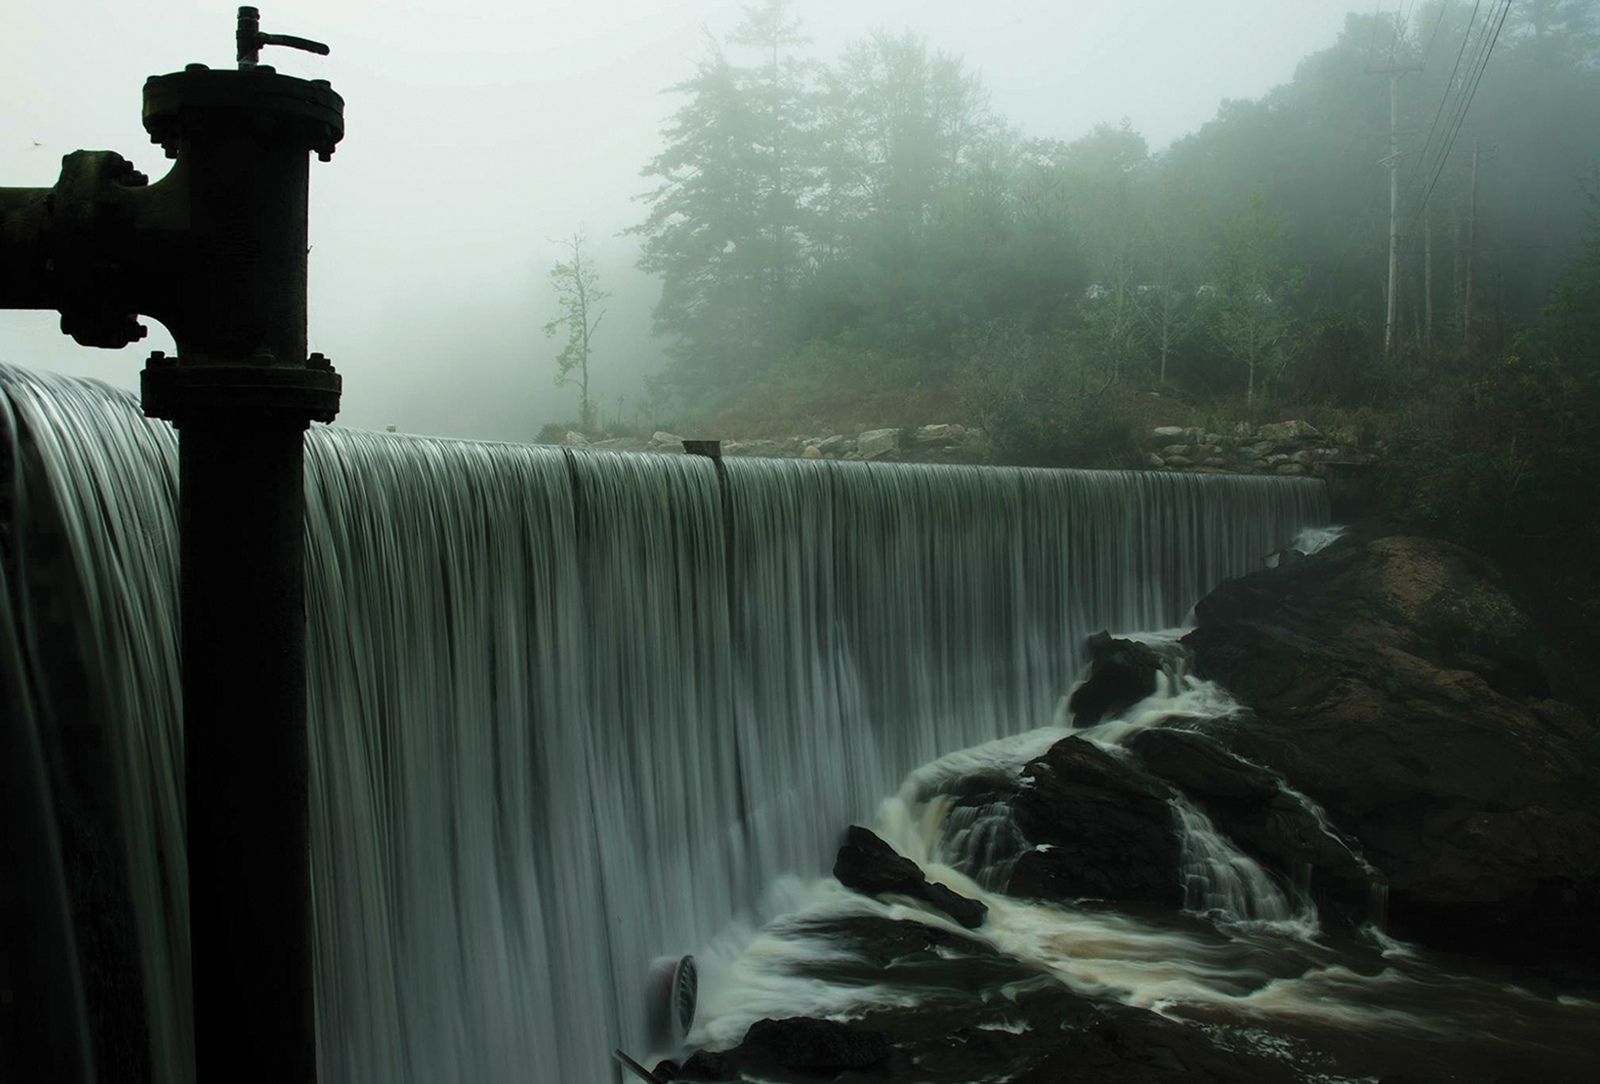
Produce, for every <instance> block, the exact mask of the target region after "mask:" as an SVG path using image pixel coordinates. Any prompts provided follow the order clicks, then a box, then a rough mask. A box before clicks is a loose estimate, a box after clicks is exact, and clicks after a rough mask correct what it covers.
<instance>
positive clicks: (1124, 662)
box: [1067, 632, 1161, 727]
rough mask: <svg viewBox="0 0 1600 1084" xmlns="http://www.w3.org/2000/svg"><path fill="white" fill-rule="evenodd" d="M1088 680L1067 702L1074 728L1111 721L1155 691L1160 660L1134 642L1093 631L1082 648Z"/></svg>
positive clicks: (1154, 654)
mask: <svg viewBox="0 0 1600 1084" xmlns="http://www.w3.org/2000/svg"><path fill="white" fill-rule="evenodd" d="M1084 646H1085V649H1086V650H1087V652H1088V655H1089V677H1088V679H1087V680H1085V681H1084V683H1083V684H1082V685H1080V686H1078V688H1077V689H1076V690H1075V691H1074V692H1073V694H1072V698H1071V699H1070V700H1069V701H1068V702H1067V707H1068V709H1069V710H1070V711H1071V712H1072V719H1073V725H1074V726H1080V727H1088V726H1094V725H1095V724H1096V723H1098V722H1100V721H1101V720H1102V719H1106V718H1114V717H1115V716H1116V715H1117V714H1119V713H1120V712H1123V711H1126V710H1127V709H1128V708H1131V707H1132V706H1133V705H1135V704H1137V703H1138V702H1139V701H1141V700H1143V699H1144V698H1145V697H1147V696H1149V695H1150V694H1151V693H1153V692H1155V691H1156V680H1157V678H1158V677H1159V675H1160V673H1161V657H1160V656H1159V655H1157V654H1156V653H1155V652H1154V651H1153V650H1151V649H1150V648H1149V647H1148V646H1146V645H1144V644H1141V643H1139V642H1137V641H1135V640H1118V639H1116V638H1114V637H1112V635H1111V634H1110V633H1108V632H1097V633H1095V634H1094V635H1093V636H1091V637H1089V639H1088V642H1087V643H1086V644H1085V645H1084Z"/></svg>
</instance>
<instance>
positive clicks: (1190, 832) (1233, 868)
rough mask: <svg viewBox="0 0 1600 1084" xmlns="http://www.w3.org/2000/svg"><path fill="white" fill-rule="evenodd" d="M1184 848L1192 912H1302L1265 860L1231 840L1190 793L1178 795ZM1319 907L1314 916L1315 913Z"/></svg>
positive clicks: (1254, 917)
mask: <svg viewBox="0 0 1600 1084" xmlns="http://www.w3.org/2000/svg"><path fill="white" fill-rule="evenodd" d="M1172 814H1173V818H1174V819H1175V820H1176V821H1177V823H1178V838H1179V840H1180V842H1181V846H1182V850H1181V852H1180V856H1179V858H1178V875H1179V877H1180V878H1181V879H1182V881H1183V896H1184V899H1183V907H1184V910H1186V911H1194V912H1197V913H1199V914H1211V915H1215V916H1217V917H1218V918H1220V919H1222V920H1223V921H1225V922H1288V921H1291V920H1292V919H1295V918H1297V917H1300V916H1299V915H1297V914H1296V912H1295V908H1294V907H1293V906H1292V905H1291V904H1290V902H1289V898H1288V897H1287V896H1286V895H1285V894H1284V892H1283V890H1282V889H1281V888H1279V887H1278V884H1277V882H1275V881H1274V880H1273V879H1272V876H1271V874H1269V873H1267V871H1266V870H1264V869H1262V868H1261V864H1260V863H1259V862H1257V861H1256V860H1255V859H1253V858H1251V857H1250V856H1249V855H1247V854H1245V853H1244V852H1243V851H1241V850H1239V848H1237V847H1235V846H1234V845H1233V844H1232V843H1230V842H1229V841H1228V838H1227V837H1226V836H1224V835H1223V834H1222V833H1221V832H1218V831H1217V829H1216V826H1215V825H1213V824H1212V823H1211V818H1210V817H1207V816H1206V815H1205V814H1204V813H1202V812H1200V810H1198V809H1196V808H1195V807H1194V806H1193V805H1192V804H1191V803H1190V802H1189V801H1187V800H1186V799H1184V798H1174V799H1173V800H1172ZM1314 916H1315V912H1314V911H1313V912H1312V915H1311V917H1312V918H1314Z"/></svg>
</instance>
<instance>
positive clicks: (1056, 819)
mask: <svg viewBox="0 0 1600 1084" xmlns="http://www.w3.org/2000/svg"><path fill="white" fill-rule="evenodd" d="M1022 779H1023V786H1022V788H1021V789H1020V790H1019V791H1018V792H1017V794H1016V796H1015V798H1014V799H1013V803H1014V809H1015V814H1016V820H1017V826H1018V827H1019V828H1020V829H1021V831H1022V834H1023V836H1024V837H1026V838H1027V839H1028V840H1029V841H1030V842H1031V843H1033V844H1035V848H1034V849H1033V850H1030V851H1028V852H1026V853H1025V854H1023V855H1022V856H1021V858H1019V859H1018V861H1017V864H1016V868H1015V869H1014V870H1013V871H1012V874H1011V883H1010V885H1009V887H1008V888H1007V892H1008V893H1009V894H1011V895H1014V896H1024V897H1031V898H1035V899H1081V898H1089V897H1092V898H1096V899H1105V900H1137V901H1145V902H1151V903H1165V904H1171V905H1173V906H1178V905H1180V904H1181V903H1182V892H1181V889H1180V886H1179V884H1178V877H1177V868H1178V849H1179V848H1178V837H1177V834H1176V832H1175V830H1174V827H1173V818H1172V807H1171V805H1170V804H1169V803H1170V799H1171V798H1172V791H1171V790H1170V789H1169V788H1168V787H1167V786H1166V785H1165V784H1163V783H1161V782H1160V781H1159V780H1157V779H1154V778H1152V777H1151V776H1149V775H1147V774H1145V773H1144V772H1142V771H1140V770H1139V769H1138V768H1137V767H1136V766H1135V765H1134V764H1132V763H1130V762H1129V761H1128V760H1125V759H1123V758H1120V757H1117V756H1114V755H1113V754H1111V753H1108V752H1106V751H1105V750H1104V749H1101V748H1100V747H1099V746H1097V745H1095V744H1093V743H1092V742H1088V741H1085V740H1083V739H1082V738H1076V737H1074V738H1066V739H1064V740H1062V741H1059V742H1057V743H1056V744H1055V745H1053V746H1051V747H1050V749H1049V751H1048V752H1046V753H1045V755H1044V756H1042V757H1039V758H1038V759H1036V760H1034V761H1031V762H1030V763H1029V764H1028V765H1027V767H1026V768H1024V769H1023V773H1022Z"/></svg>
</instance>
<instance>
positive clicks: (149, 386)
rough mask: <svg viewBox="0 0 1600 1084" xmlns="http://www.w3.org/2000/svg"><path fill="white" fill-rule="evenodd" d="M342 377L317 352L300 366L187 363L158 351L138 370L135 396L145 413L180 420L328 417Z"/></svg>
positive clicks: (336, 406) (333, 413) (318, 419)
mask: <svg viewBox="0 0 1600 1084" xmlns="http://www.w3.org/2000/svg"><path fill="white" fill-rule="evenodd" d="M343 383H344V382H343V379H342V378H341V377H340V376H339V374H338V373H337V372H335V371H334V369H333V366H332V365H330V364H328V362H327V359H326V358H323V357H322V355H320V354H313V355H312V356H311V357H310V358H309V359H307V364H306V365H305V366H299V365H254V364H229V363H209V362H207V363H201V364H188V363H185V362H184V361H182V360H180V359H177V358H168V357H166V356H165V355H163V354H160V353H157V354H153V355H151V357H150V362H149V365H148V367H147V368H146V369H145V370H144V371H143V372H141V373H140V374H139V401H140V404H141V405H142V406H143V408H144V413H145V415H146V416H147V417H151V418H163V419H165V420H167V421H170V422H172V423H174V424H175V425H179V426H182V424H183V422H184V421H185V420H186V419H189V418H200V417H205V418H212V417H215V418H237V417H262V416H267V417H275V418H283V419H285V420H295V421H301V422H306V421H312V422H331V421H333V419H334V417H335V416H337V415H338V413H339V393H340V391H341V390H342V389H343Z"/></svg>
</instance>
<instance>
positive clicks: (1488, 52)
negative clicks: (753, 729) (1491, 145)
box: [1412, 0, 1511, 218]
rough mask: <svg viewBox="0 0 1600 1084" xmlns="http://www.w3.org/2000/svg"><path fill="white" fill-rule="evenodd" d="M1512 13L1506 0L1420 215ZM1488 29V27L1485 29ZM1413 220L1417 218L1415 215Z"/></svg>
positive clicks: (1422, 204)
mask: <svg viewBox="0 0 1600 1084" xmlns="http://www.w3.org/2000/svg"><path fill="white" fill-rule="evenodd" d="M1510 13H1511V0H1505V6H1504V7H1503V8H1501V9H1500V21H1499V22H1498V23H1496V24H1495V27H1494V35H1493V36H1492V37H1490V38H1489V47H1488V49H1486V50H1485V51H1484V54H1483V63H1482V64H1480V65H1478V76H1477V78H1476V79H1475V80H1474V81H1473V83H1472V90H1471V91H1470V92H1468V94H1467V97H1466V102H1465V104H1463V106H1462V107H1461V112H1460V116H1459V118H1458V119H1457V120H1456V126H1455V130H1454V131H1452V132H1451V133H1450V140H1449V142H1448V143H1446V144H1445V147H1444V151H1443V153H1441V154H1440V155H1439V168H1438V169H1436V170H1435V171H1434V174H1433V181H1432V183H1431V184H1429V185H1428V192H1427V195H1425V196H1423V197H1422V202H1421V203H1420V204H1418V206H1417V214H1418V215H1420V214H1421V213H1422V212H1423V210H1425V209H1426V208H1427V206H1428V200H1429V199H1431V198H1432V197H1433V190H1434V188H1435V187H1437V186H1438V184H1439V178H1440V177H1441V176H1442V175H1443V174H1444V165H1445V162H1447V161H1448V160H1449V158H1450V151H1451V150H1452V149H1453V148H1454V147H1455V145H1456V137H1457V136H1459V135H1460V134H1461V127H1462V125H1463V124H1465V123H1466V119H1467V112H1468V111H1469V110H1470V109H1471V108H1472V100H1473V99H1474V98H1475V97H1477V95H1478V85H1479V84H1480V83H1482V82H1483V73H1484V72H1485V71H1486V70H1488V67H1489V58H1490V57H1492V56H1493V55H1494V47H1495V43H1496V42H1498V41H1499V40H1500V31H1501V29H1502V28H1503V27H1504V26H1505V25H1506V16H1507V15H1509V14H1510ZM1485 29H1487V27H1485ZM1412 217H1413V218H1415V217H1416V216H1415V215H1413V216H1412Z"/></svg>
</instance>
